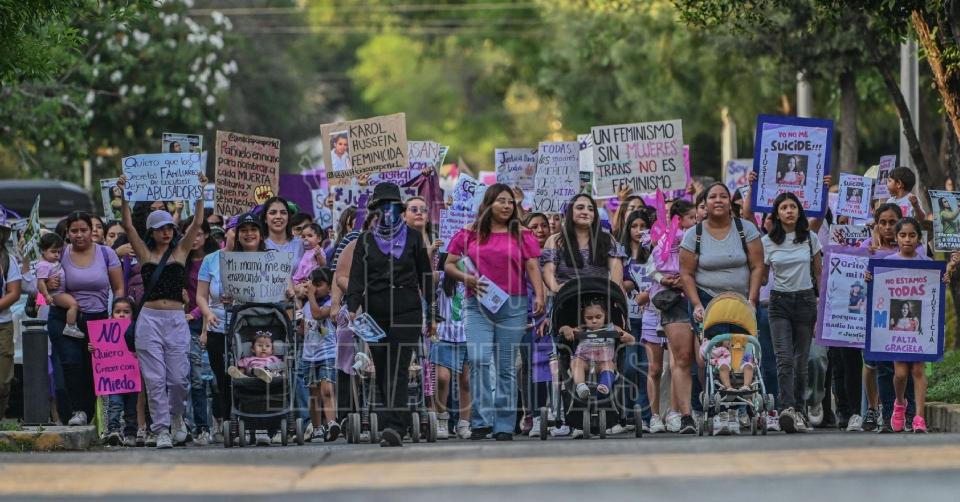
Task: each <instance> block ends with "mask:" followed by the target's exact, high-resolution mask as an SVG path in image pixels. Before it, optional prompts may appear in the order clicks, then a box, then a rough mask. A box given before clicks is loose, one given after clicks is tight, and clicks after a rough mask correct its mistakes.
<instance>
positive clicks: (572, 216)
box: [543, 194, 627, 294]
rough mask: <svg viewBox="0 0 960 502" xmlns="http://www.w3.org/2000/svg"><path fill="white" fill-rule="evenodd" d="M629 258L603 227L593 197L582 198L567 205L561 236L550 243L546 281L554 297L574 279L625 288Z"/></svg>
mask: <svg viewBox="0 0 960 502" xmlns="http://www.w3.org/2000/svg"><path fill="white" fill-rule="evenodd" d="M626 257H627V255H626V253H625V252H624V251H623V247H622V246H620V243H619V242H617V241H616V240H615V239H614V238H613V236H612V235H610V234H609V233H607V232H605V231H604V230H603V229H602V228H601V227H600V213H599V212H598V211H597V204H596V202H594V200H593V197H590V196H589V195H587V194H579V195H576V196H574V197H573V199H571V200H570V202H569V203H568V204H567V210H566V213H565V214H564V219H563V227H562V228H561V229H560V232H559V233H557V234H554V235H551V236H550V238H549V239H547V242H546V246H545V247H544V250H543V258H544V265H543V280H544V283H545V284H546V285H547V288H548V289H549V290H550V292H551V293H554V294H555V293H556V292H557V291H560V286H562V285H563V283H565V282H567V281H568V280H570V279H573V278H575V277H604V278H607V279H610V280H611V281H613V282H615V283H617V284H619V285H622V284H623V259H624V258H626Z"/></svg>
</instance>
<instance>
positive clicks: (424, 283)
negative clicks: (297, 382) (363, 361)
mask: <svg viewBox="0 0 960 502" xmlns="http://www.w3.org/2000/svg"><path fill="white" fill-rule="evenodd" d="M367 208H368V216H367V217H368V218H371V219H375V220H376V226H375V227H373V228H372V229H371V230H369V231H366V232H363V233H362V234H361V235H360V237H359V238H358V239H357V245H356V247H355V249H354V251H353V263H352V265H351V267H350V281H349V285H348V287H347V294H346V297H345V298H344V299H345V300H346V304H347V310H348V311H349V312H350V314H349V315H350V316H351V317H356V315H357V314H358V312H359V310H360V308H361V307H363V312H365V313H367V314H369V315H370V316H371V317H372V318H373V320H374V321H375V322H376V323H377V325H378V326H380V328H381V329H383V331H384V332H385V333H386V334H387V336H386V338H384V339H383V340H382V341H381V342H380V343H374V344H371V345H370V352H371V356H372V358H373V363H374V366H375V367H376V368H377V371H376V380H377V382H376V385H377V388H378V389H379V392H380V395H381V396H384V399H382V400H381V403H382V406H383V408H382V409H381V410H379V417H380V420H381V423H382V427H383V428H384V430H383V431H382V434H381V437H382V438H383V440H382V441H381V442H380V444H381V446H402V444H403V443H402V437H403V433H404V431H406V430H408V428H409V427H411V426H412V427H419V426H420V424H411V423H410V414H409V413H407V412H405V411H402V410H405V409H406V408H407V377H408V375H407V372H408V368H407V364H408V363H409V361H410V358H411V356H412V354H413V350H414V349H415V348H416V347H417V346H418V343H419V340H420V334H421V332H422V330H423V327H424V318H423V315H424V309H423V304H424V303H426V304H427V307H428V308H427V310H426V311H427V312H432V311H433V308H432V307H433V296H434V295H433V292H434V288H433V269H432V268H431V266H430V259H429V258H428V256H427V245H426V243H425V242H424V241H423V236H422V235H421V234H420V233H419V232H416V231H413V230H411V229H410V227H408V226H407V224H406V222H405V221H404V219H403V201H402V199H401V198H400V189H399V188H398V187H397V185H394V184H392V183H381V184H378V185H377V186H376V187H374V190H373V195H372V196H371V197H370V200H369V202H368V205H367ZM428 325H429V320H428Z"/></svg>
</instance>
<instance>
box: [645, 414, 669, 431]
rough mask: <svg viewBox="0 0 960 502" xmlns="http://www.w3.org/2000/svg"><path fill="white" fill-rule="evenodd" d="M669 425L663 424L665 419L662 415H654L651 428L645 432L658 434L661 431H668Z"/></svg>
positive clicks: (651, 419) (651, 418)
mask: <svg viewBox="0 0 960 502" xmlns="http://www.w3.org/2000/svg"><path fill="white" fill-rule="evenodd" d="M666 430H667V427H666V426H665V425H664V424H663V419H662V418H660V415H653V416H652V417H650V430H649V431H644V432H650V433H651V434H657V433H659V432H666Z"/></svg>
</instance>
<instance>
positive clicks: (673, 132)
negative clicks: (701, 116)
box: [590, 120, 687, 197]
mask: <svg viewBox="0 0 960 502" xmlns="http://www.w3.org/2000/svg"><path fill="white" fill-rule="evenodd" d="M590 132H591V134H592V136H593V165H594V180H593V181H594V187H595V188H594V190H595V191H596V193H597V195H598V196H600V197H610V196H613V195H616V194H617V192H618V191H619V190H620V189H621V188H622V187H624V186H629V187H630V188H631V190H632V191H634V192H639V193H654V192H656V191H657V189H661V190H664V191H668V190H679V189H682V188H684V187H686V186H687V179H686V173H685V172H684V169H683V127H682V125H681V122H680V121H679V120H668V121H663V122H645V123H640V124H623V125H612V126H598V127H593V128H591V129H590Z"/></svg>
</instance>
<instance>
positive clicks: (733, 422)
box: [727, 411, 749, 436]
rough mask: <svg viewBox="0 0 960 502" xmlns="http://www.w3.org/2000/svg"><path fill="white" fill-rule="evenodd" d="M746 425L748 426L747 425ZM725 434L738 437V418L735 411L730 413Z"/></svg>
mask: <svg viewBox="0 0 960 502" xmlns="http://www.w3.org/2000/svg"><path fill="white" fill-rule="evenodd" d="M744 416H746V415H744ZM747 425H749V423H748V424H747ZM727 433H728V434H730V435H733V436H739V435H740V417H739V416H738V415H737V412H736V411H731V412H730V420H729V421H728V422H727Z"/></svg>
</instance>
